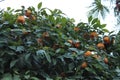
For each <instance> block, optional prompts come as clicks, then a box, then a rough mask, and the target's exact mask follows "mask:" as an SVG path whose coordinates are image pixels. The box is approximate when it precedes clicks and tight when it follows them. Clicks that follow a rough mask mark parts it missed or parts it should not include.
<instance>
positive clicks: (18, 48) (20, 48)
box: [16, 46, 24, 52]
mask: <svg viewBox="0 0 120 80" xmlns="http://www.w3.org/2000/svg"><path fill="white" fill-rule="evenodd" d="M16 51H18V52H21V51H24V47H23V46H17V49H16Z"/></svg>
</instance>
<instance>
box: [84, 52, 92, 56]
mask: <svg viewBox="0 0 120 80" xmlns="http://www.w3.org/2000/svg"><path fill="white" fill-rule="evenodd" d="M90 55H92V53H91V51H86V52H85V53H84V56H85V57H88V56H90Z"/></svg>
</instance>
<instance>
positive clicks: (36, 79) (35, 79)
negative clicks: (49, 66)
mask: <svg viewBox="0 0 120 80" xmlns="http://www.w3.org/2000/svg"><path fill="white" fill-rule="evenodd" d="M30 80H40V79H39V78H37V77H31V78H30Z"/></svg>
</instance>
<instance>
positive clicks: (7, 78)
mask: <svg viewBox="0 0 120 80" xmlns="http://www.w3.org/2000/svg"><path fill="white" fill-rule="evenodd" d="M1 80H13V79H12V75H11V74H10V73H6V74H4V75H3V78H2V79H1Z"/></svg>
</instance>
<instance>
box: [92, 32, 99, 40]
mask: <svg viewBox="0 0 120 80" xmlns="http://www.w3.org/2000/svg"><path fill="white" fill-rule="evenodd" d="M95 37H98V34H97V32H95V31H93V32H91V33H90V38H92V39H93V38H95Z"/></svg>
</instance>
